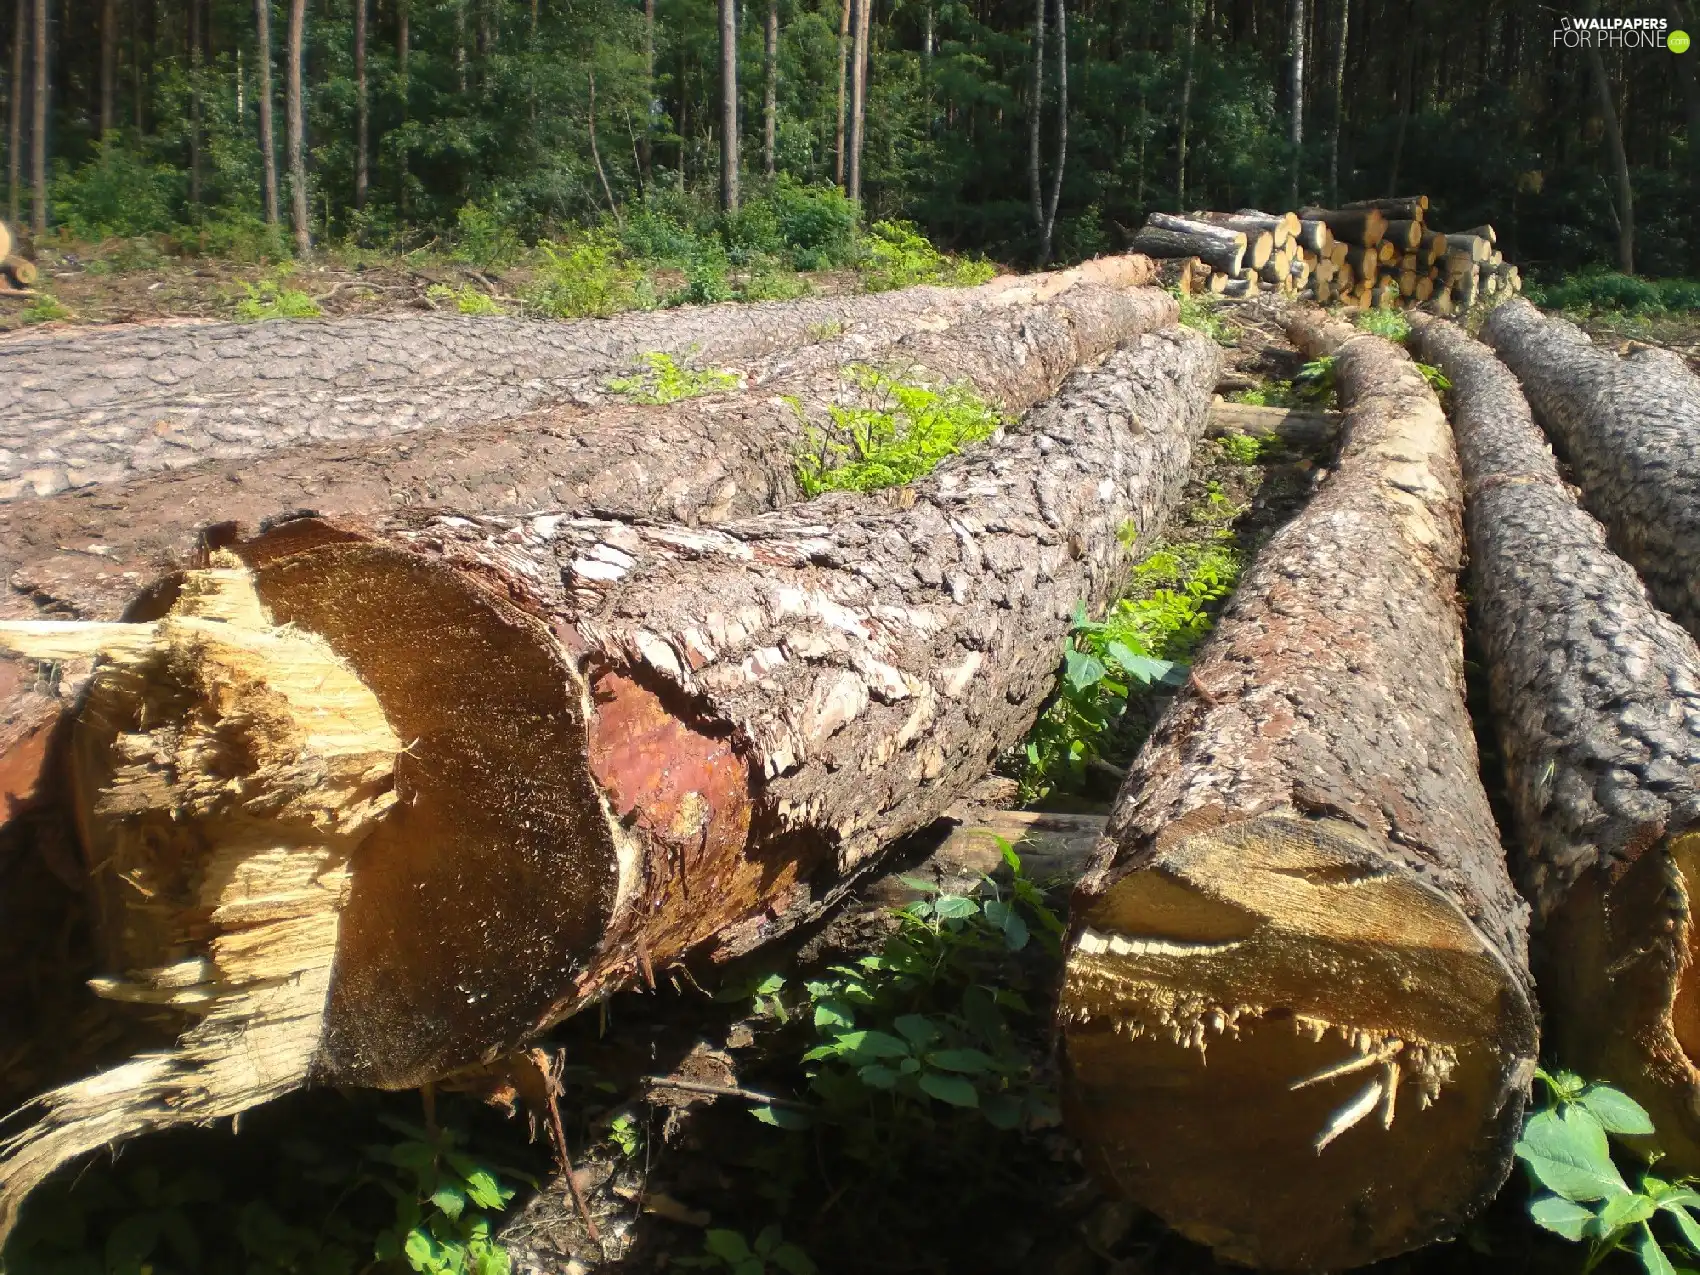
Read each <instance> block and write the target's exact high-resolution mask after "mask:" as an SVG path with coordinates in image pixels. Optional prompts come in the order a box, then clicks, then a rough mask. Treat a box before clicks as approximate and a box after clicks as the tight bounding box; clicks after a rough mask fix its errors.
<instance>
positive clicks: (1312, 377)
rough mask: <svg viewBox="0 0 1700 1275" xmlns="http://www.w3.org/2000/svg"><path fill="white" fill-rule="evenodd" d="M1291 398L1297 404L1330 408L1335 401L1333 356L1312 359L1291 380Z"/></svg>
mask: <svg viewBox="0 0 1700 1275" xmlns="http://www.w3.org/2000/svg"><path fill="white" fill-rule="evenodd" d="M1293 397H1294V399H1295V400H1296V401H1297V402H1299V403H1305V404H1310V405H1313V406H1316V407H1332V406H1333V405H1334V401H1335V387H1334V356H1333V355H1332V354H1329V355H1325V356H1324V357H1322V358H1320V359H1312V360H1311V361H1310V362H1309V363H1306V364H1305V365H1304V366H1303V367H1301V368H1300V369H1299V374H1298V375H1297V376H1295V377H1294V378H1293Z"/></svg>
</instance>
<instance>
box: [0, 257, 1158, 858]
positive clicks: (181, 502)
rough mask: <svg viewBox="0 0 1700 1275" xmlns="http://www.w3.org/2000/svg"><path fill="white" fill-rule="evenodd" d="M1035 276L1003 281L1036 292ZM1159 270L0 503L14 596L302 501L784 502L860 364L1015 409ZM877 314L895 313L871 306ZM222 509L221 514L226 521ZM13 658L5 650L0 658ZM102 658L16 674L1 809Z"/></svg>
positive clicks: (106, 611)
mask: <svg viewBox="0 0 1700 1275" xmlns="http://www.w3.org/2000/svg"><path fill="white" fill-rule="evenodd" d="M1032 295H1033V293H1032V292H1031V291H1026V292H1022V293H1019V294H1006V295H1005V297H1004V298H1003V299H1004V300H1006V301H1007V300H1009V298H1010V297H1011V296H1017V297H1019V298H1026V299H1031V297H1032ZM1177 316H1178V310H1177V307H1176V304H1175V302H1174V299H1173V298H1171V297H1169V296H1168V295H1167V294H1165V293H1162V292H1159V291H1157V290H1155V289H1149V288H1136V289H1122V288H1110V287H1100V286H1097V285H1093V284H1078V285H1076V286H1074V287H1073V288H1071V289H1069V290H1067V291H1064V292H1063V293H1061V294H1060V295H1058V296H1056V297H1055V298H1054V299H1053V300H1051V301H1048V302H1046V303H1044V304H1041V305H1027V304H1009V305H1001V306H999V307H997V308H991V307H987V306H979V307H974V308H972V309H971V310H970V311H969V312H967V317H966V318H965V319H964V320H963V321H962V322H960V323H956V324H952V325H950V326H947V327H945V328H943V329H942V330H939V331H925V330H923V331H912V332H910V333H909V334H908V335H906V336H903V337H901V338H900V339H898V340H896V341H882V340H875V341H873V342H871V343H870V342H869V341H867V340H865V339H864V335H851V336H844V337H840V338H838V339H837V340H836V341H832V342H828V343H825V344H819V345H816V346H813V347H806V348H805V349H803V350H802V351H799V352H798V353H796V354H788V355H784V356H781V357H779V358H778V359H775V360H771V361H768V362H766V363H764V364H762V365H759V366H758V367H757V368H756V369H753V370H752V376H753V378H754V379H756V380H758V381H760V382H762V385H761V388H760V389H755V390H748V391H745V392H743V393H738V394H723V395H719V396H715V397H712V398H697V399H689V400H685V401H682V402H678V403H674V404H669V405H656V406H646V405H638V404H622V405H619V406H616V407H606V408H602V409H599V410H597V411H594V412H579V411H568V412H560V411H556V412H550V413H545V414H542V415H540V416H536V417H530V418H524V419H522V420H520V421H506V422H498V423H495V424H490V425H485V426H481V427H478V428H473V429H463V430H454V431H448V430H433V431H429V432H426V433H423V434H419V435H416V436H414V437H412V438H410V439H408V440H406V444H405V446H403V445H398V444H397V443H396V442H394V441H390V440H382V441H376V442H368V443H364V444H360V445H355V446H349V445H345V444H333V445H330V446H321V447H308V448H300V449H293V450H286V451H283V452H279V453H276V454H273V455H269V456H264V457H260V458H250V459H246V460H242V461H234V462H227V463H224V464H221V465H213V466H205V467H201V468H199V469H196V470H193V471H186V472H182V473H169V474H159V475H149V476H146V477H143V478H139V479H135V480H132V481H130V482H128V483H121V484H116V485H112V486H107V487H98V488H94V489H89V490H83V491H76V492H68V493H62V494H61V495H58V496H55V497H53V498H51V499H47V500H37V501H28V502H14V503H12V504H10V505H5V506H0V577H3V578H5V579H7V580H9V581H10V582H11V584H12V591H11V592H10V593H9V594H7V595H5V596H4V597H0V616H7V615H10V616H12V617H13V618H35V617H37V616H44V615H45V616H55V617H69V618H77V619H85V620H101V621H110V620H117V619H120V618H121V617H122V616H123V615H124V614H125V611H126V608H128V607H130V606H131V605H132V604H133V603H134V602H135V601H136V599H137V597H138V595H139V594H141V593H142V592H143V589H144V586H145V585H146V584H147V582H148V581H150V580H154V579H157V578H159V577H161V576H162V575H164V574H166V573H168V572H169V571H170V570H171V569H173V568H174V567H175V566H179V565H181V564H183V563H185V562H188V561H191V560H193V559H194V558H195V556H196V554H197V551H198V547H200V548H201V549H203V550H204V548H205V547H208V546H216V545H218V544H222V543H225V542H227V541H230V540H233V539H237V538H240V537H242V536H243V535H246V534H248V533H249V532H250V531H251V530H252V529H254V528H256V527H258V526H260V525H262V524H263V523H264V522H265V521H266V520H267V519H269V518H273V517H276V516H278V515H280V514H285V513H289V512H291V511H295V510H299V509H301V508H302V507H303V506H304V505H310V507H311V508H313V509H314V510H316V511H317V512H319V513H321V514H326V515H330V516H338V517H340V516H345V515H366V514H372V513H378V512H384V511H388V510H391V509H394V508H397V507H404V506H415V507H417V506H433V505H437V506H441V505H455V506H459V507H464V508H476V509H480V510H483V511H486V512H495V511H509V510H516V509H526V508H544V507H549V506H559V507H568V508H574V509H578V510H588V511H595V512H601V513H604V514H610V515H616V516H629V517H637V516H654V517H662V518H667V519H671V520H674V521H679V522H685V523H698V522H704V521H715V520H720V519H725V518H731V517H737V516H740V515H745V514H752V513H756V512H759V511H762V510H766V509H774V508H779V507H781V506H783V505H785V504H788V503H790V502H791V501H793V500H795V499H797V498H798V496H799V494H800V493H799V491H798V488H797V485H796V473H795V462H796V456H797V453H798V451H799V449H800V448H801V446H802V444H803V442H804V440H805V439H806V438H807V436H808V434H809V431H810V430H811V429H820V428H823V427H825V426H827V425H829V424H830V410H831V408H832V407H833V406H834V405H835V404H845V405H851V406H855V405H861V406H879V405H880V403H881V402H882V401H883V398H884V396H885V393H886V391H883V390H881V389H879V388H878V387H877V386H875V387H874V388H873V389H871V390H869V389H865V388H863V383H862V382H861V381H860V380H858V378H857V377H856V375H854V373H853V372H847V370H846V367H845V365H846V364H850V365H855V364H858V363H870V362H871V363H872V364H873V365H875V366H877V367H880V368H882V369H885V370H887V371H889V372H890V373H891V374H893V375H896V376H899V377H901V378H903V379H905V380H908V381H911V382H921V383H928V384H935V385H960V386H964V387H966V388H968V389H970V390H972V391H974V392H975V393H977V394H979V395H981V396H982V397H983V398H985V399H987V400H989V401H991V402H992V403H995V404H997V405H999V406H1001V407H1003V408H1004V409H1006V410H1008V411H1012V412H1020V411H1022V410H1024V409H1026V408H1028V407H1031V406H1032V405H1034V404H1036V403H1038V402H1040V401H1042V400H1043V399H1045V398H1047V397H1049V396H1050V395H1051V394H1053V393H1054V392H1055V391H1056V389H1057V387H1058V386H1059V385H1060V384H1061V383H1062V381H1063V379H1064V378H1065V377H1066V376H1067V375H1068V374H1069V373H1070V372H1071V371H1073V370H1074V368H1076V367H1078V366H1079V365H1080V364H1082V363H1084V362H1088V361H1090V360H1092V359H1094V358H1096V357H1098V356H1100V355H1102V354H1104V353H1106V352H1107V351H1109V350H1111V349H1113V348H1115V346H1116V345H1118V344H1119V343H1121V342H1122V341H1125V340H1127V339H1129V338H1130V337H1132V336H1135V335H1137V334H1139V333H1142V332H1150V331H1153V330H1155V329H1157V328H1159V327H1162V326H1164V325H1166V324H1170V323H1173V322H1174V321H1175V319H1176V318H1177ZM870 325H871V326H872V328H873V330H874V331H875V333H883V332H887V331H889V329H884V328H881V327H879V325H877V324H872V321H870ZM209 524H210V525H211V528H210V530H209ZM0 667H3V666H0ZM86 671H87V667H86V664H84V665H79V664H76V663H72V664H69V665H67V666H66V667H65V668H64V669H62V672H65V673H67V674H68V675H69V676H68V680H66V682H65V683H64V684H63V685H59V686H49V687H47V688H45V690H44V689H38V688H37V678H36V676H35V674H34V672H33V670H32V671H30V672H28V673H25V672H24V671H22V670H14V671H13V672H12V673H11V675H10V676H11V678H12V680H13V681H14V682H16V683H18V684H16V685H12V686H7V685H6V684H5V683H4V682H0V825H3V824H4V823H5V822H6V820H8V819H9V818H11V817H12V815H13V814H15V813H16V812H17V811H18V810H21V809H23V808H25V807H27V805H28V804H29V802H30V801H31V800H32V799H33V797H34V796H35V795H36V794H37V793H38V792H39V791H40V779H41V776H42V773H43V767H44V765H45V763H46V760H47V749H48V742H49V738H50V735H51V732H52V730H53V727H54V723H55V722H56V721H57V720H58V717H59V714H60V712H61V710H62V708H63V707H64V706H65V705H66V704H67V703H69V702H70V700H71V699H72V698H74V694H75V691H76V689H77V686H78V685H79V682H80V675H81V674H83V673H86Z"/></svg>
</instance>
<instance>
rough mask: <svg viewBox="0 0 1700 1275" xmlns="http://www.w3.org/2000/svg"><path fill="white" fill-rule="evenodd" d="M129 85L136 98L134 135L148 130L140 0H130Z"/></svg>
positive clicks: (146, 78)
mask: <svg viewBox="0 0 1700 1275" xmlns="http://www.w3.org/2000/svg"><path fill="white" fill-rule="evenodd" d="M130 87H131V89H132V90H133V92H134V94H135V99H136V135H137V136H138V137H140V136H142V135H143V134H145V133H146V132H147V131H148V121H147V96H148V75H147V70H146V68H145V67H144V65H143V63H142V0H130Z"/></svg>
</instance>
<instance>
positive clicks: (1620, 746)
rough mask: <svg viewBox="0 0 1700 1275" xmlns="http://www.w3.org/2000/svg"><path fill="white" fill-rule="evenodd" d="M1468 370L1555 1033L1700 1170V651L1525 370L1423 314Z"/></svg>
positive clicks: (1473, 487)
mask: <svg viewBox="0 0 1700 1275" xmlns="http://www.w3.org/2000/svg"><path fill="white" fill-rule="evenodd" d="M1413 322H1414V323H1415V324H1416V325H1417V328H1418V335H1417V345H1418V348H1419V349H1420V350H1421V351H1422V356H1423V358H1424V359H1426V360H1427V361H1428V362H1430V363H1433V364H1434V365H1435V366H1437V367H1439V368H1440V369H1441V371H1443V372H1444V373H1445V374H1446V376H1447V378H1448V379H1449V380H1450V381H1451V382H1452V390H1451V399H1452V406H1453V421H1454V425H1455V428H1456V430H1457V433H1458V450H1459V455H1460V458H1461V461H1462V465H1463V471H1464V481H1465V494H1466V519H1467V523H1468V527H1469V536H1470V580H1471V588H1470V595H1471V607H1472V614H1473V617H1474V620H1473V626H1474V631H1475V634H1476V637H1477V639H1478V641H1479V642H1480V644H1481V649H1482V662H1483V664H1484V666H1485V668H1486V672H1487V677H1488V688H1489V692H1490V697H1491V701H1492V706H1493V717H1494V722H1495V724H1496V726H1497V733H1498V737H1499V745H1500V756H1501V760H1502V762H1503V767H1504V773H1505V785H1506V791H1507V793H1508V794H1509V797H1510V804H1511V808H1512V811H1513V814H1514V816H1515V827H1516V856H1515V861H1516V866H1517V871H1518V879H1519V883H1520V885H1521V886H1522V888H1523V892H1524V894H1525V896H1526V897H1527V898H1528V899H1529V901H1530V903H1531V904H1532V905H1533V907H1534V930H1535V934H1534V937H1533V940H1532V947H1533V957H1534V965H1535V973H1536V976H1537V978H1538V980H1539V983H1540V988H1541V1000H1542V1003H1543V1007H1544V1009H1545V1011H1546V1022H1547V1031H1546V1036H1547V1045H1548V1048H1549V1050H1550V1052H1551V1053H1552V1055H1553V1057H1554V1058H1555V1059H1556V1060H1558V1061H1559V1062H1561V1063H1562V1064H1563V1065H1564V1066H1566V1067H1569V1068H1572V1069H1574V1070H1578V1071H1580V1072H1581V1073H1582V1074H1584V1075H1586V1076H1588V1077H1590V1078H1598V1079H1600V1080H1605V1081H1609V1082H1611V1083H1612V1084H1615V1085H1618V1086H1620V1087H1621V1088H1623V1089H1624V1090H1625V1091H1626V1092H1628V1093H1630V1094H1631V1095H1633V1096H1634V1097H1635V1098H1637V1099H1638V1100H1639V1101H1640V1102H1641V1104H1642V1105H1643V1106H1645V1107H1646V1108H1647V1109H1648V1111H1649V1112H1650V1113H1651V1114H1652V1116H1653V1123H1654V1126H1655V1127H1656V1128H1657V1129H1658V1135H1659V1149H1660V1150H1662V1151H1663V1152H1665V1153H1666V1155H1667V1156H1669V1157H1670V1159H1669V1161H1668V1163H1669V1164H1670V1165H1672V1166H1673V1167H1674V1168H1675V1169H1676V1170H1677V1171H1678V1172H1683V1173H1693V1172H1696V1171H1700V1070H1696V1067H1695V1059H1696V1058H1700V970H1697V969H1696V968H1695V965H1694V963H1693V959H1692V955H1691V953H1692V951H1693V948H1694V946H1695V944H1696V940H1697V939H1700V929H1697V926H1696V918H1695V916H1694V912H1693V907H1692V900H1693V898H1694V890H1695V888H1696V886H1700V649H1697V648H1696V646H1695V643H1694V639H1693V638H1692V637H1691V636H1690V635H1689V634H1688V633H1686V632H1684V631H1683V630H1682V629H1681V628H1679V627H1678V626H1677V625H1676V624H1674V623H1672V622H1671V620H1670V619H1668V618H1667V617H1666V616H1664V615H1663V614H1661V613H1660V612H1659V611H1658V610H1657V609H1656V608H1655V607H1654V606H1653V605H1652V603H1651V601H1650V600H1649V599H1648V597H1647V591H1646V589H1645V588H1644V587H1643V586H1642V584H1641V582H1640V580H1639V579H1637V578H1636V575H1635V572H1634V570H1633V569H1632V568H1631V567H1630V566H1629V565H1628V564H1627V563H1625V562H1624V561H1623V559H1621V558H1619V557H1618V556H1617V555H1616V554H1614V553H1612V552H1611V550H1610V549H1609V548H1608V547H1607V543H1606V536H1605V532H1604V530H1603V529H1602V528H1601V526H1600V524H1599V523H1598V522H1596V521H1595V520H1594V519H1593V518H1591V517H1590V516H1589V515H1588V514H1586V513H1585V512H1583V511H1582V509H1580V508H1579V507H1578V506H1577V504H1576V501H1575V499H1574V498H1573V497H1572V496H1571V494H1570V493H1569V491H1568V490H1567V489H1566V487H1565V484H1564V482H1563V481H1562V480H1561V478H1560V477H1559V472H1558V466H1557V464H1556V463H1555V461H1554V459H1553V455H1552V452H1551V451H1550V450H1549V449H1548V447H1547V444H1546V440H1545V439H1544V438H1543V437H1542V435H1541V431H1540V430H1539V428H1537V426H1536V425H1535V422H1534V420H1533V418H1532V416H1531V415H1530V411H1529V406H1528V403H1527V402H1526V401H1525V399H1524V397H1523V395H1522V394H1521V393H1520V392H1519V390H1518V387H1517V380H1516V378H1515V377H1514V376H1513V375H1512V374H1511V372H1510V371H1509V370H1508V369H1507V368H1506V367H1505V366H1504V365H1503V364H1502V363H1500V361H1499V360H1498V359H1496V358H1495V357H1494V356H1493V353H1492V351H1490V350H1489V349H1488V348H1487V347H1486V346H1484V345H1482V344H1480V343H1479V342H1477V341H1473V340H1471V339H1470V338H1469V337H1468V336H1466V335H1464V333H1463V332H1462V331H1461V330H1460V329H1458V328H1457V327H1455V326H1453V325H1452V324H1448V323H1441V322H1436V321H1433V320H1427V321H1425V320H1423V319H1421V318H1418V319H1416V320H1414V321H1413Z"/></svg>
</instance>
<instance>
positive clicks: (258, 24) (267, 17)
mask: <svg viewBox="0 0 1700 1275" xmlns="http://www.w3.org/2000/svg"><path fill="white" fill-rule="evenodd" d="M405 22H406V19H405V18H404V19H403V23H404V24H405ZM254 32H255V49H254V62H255V69H256V70H257V71H258V72H259V77H260V83H259V98H260V102H259V106H260V190H261V193H262V194H263V195H264V196H265V204H266V224H267V225H268V226H275V225H277V220H278V213H277V139H276V137H275V136H274V135H273V133H272V3H271V0H254Z"/></svg>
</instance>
